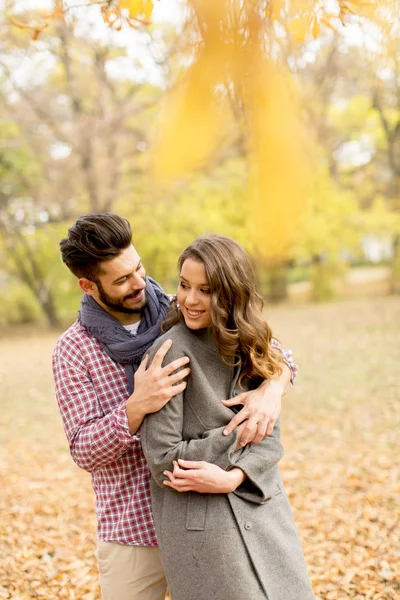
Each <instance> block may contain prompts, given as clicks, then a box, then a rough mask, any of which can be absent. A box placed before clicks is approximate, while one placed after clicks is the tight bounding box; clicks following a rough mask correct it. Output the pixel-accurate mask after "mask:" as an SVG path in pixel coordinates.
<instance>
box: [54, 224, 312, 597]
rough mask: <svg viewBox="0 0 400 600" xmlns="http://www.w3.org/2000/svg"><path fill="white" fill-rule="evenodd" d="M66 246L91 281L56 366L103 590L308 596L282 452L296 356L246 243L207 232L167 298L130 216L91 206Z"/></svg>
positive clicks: (67, 258) (74, 267)
mask: <svg viewBox="0 0 400 600" xmlns="http://www.w3.org/2000/svg"><path fill="white" fill-rule="evenodd" d="M60 247H61V253H62V258H63V261H64V262H65V263H66V265H67V266H68V267H69V269H70V270H71V271H72V273H73V274H74V275H76V277H78V280H79V285H80V287H81V289H82V291H83V292H84V296H83V299H82V304H81V309H80V312H79V317H78V320H77V321H76V323H74V324H73V325H72V326H71V327H70V328H69V329H68V330H67V331H66V332H65V333H64V334H63V336H61V338H60V339H59V340H58V342H57V345H56V348H55V351H54V355H53V373H54V380H55V387H56V394H57V400H58V403H59V407H60V411H61V415H62V419H63V423H64V428H65V431H66V434H67V437H68V441H69V445H70V449H71V454H72V456H73V459H74V460H75V462H76V463H77V464H78V465H79V466H80V467H82V468H83V469H85V470H87V471H89V472H90V473H91V477H92V484H93V487H94V490H95V493H96V513H97V518H98V550H97V557H98V565H99V572H100V585H101V590H102V597H103V599H104V600H163V598H164V596H165V591H166V585H167V583H166V581H167V582H168V586H169V589H170V593H171V596H172V599H173V600H209V599H210V598H214V599H217V600H239V599H240V600H243V599H249V600H261V599H266V598H267V599H268V600H312V599H313V598H314V595H313V592H312V589H311V586H310V583H309V580H308V576H307V571H306V566H305V563H304V558H303V553H302V550H301V546H300V543H299V540H298V536H297V532H296V528H295V525H294V522H293V517H292V514H291V510H290V506H289V502H288V499H287V496H286V493H285V490H284V487H283V485H282V480H281V478H280V475H279V471H278V467H277V465H278V461H279V460H280V458H281V457H282V455H283V449H282V446H281V443H280V440H279V419H278V418H277V417H278V415H279V409H280V400H281V397H282V395H283V394H284V392H285V390H286V387H287V386H288V385H289V381H290V380H292V381H293V377H294V375H295V371H296V367H295V365H294V364H293V363H292V362H291V360H290V355H289V353H285V352H284V351H283V350H282V349H281V347H280V345H279V344H278V342H276V340H274V339H273V338H272V334H271V330H270V328H269V326H268V324H267V323H266V321H265V319H264V317H263V315H262V301H261V299H260V296H259V295H258V293H257V290H256V283H255V277H254V274H253V271H252V267H251V264H250V261H249V258H248V256H247V254H246V252H245V251H244V250H243V248H242V247H241V246H240V245H239V244H237V243H236V242H234V241H233V240H231V239H229V238H226V237H223V236H218V235H210V236H204V237H201V238H198V239H197V240H195V241H194V242H193V243H192V244H191V245H190V246H189V247H188V248H186V250H185V251H184V252H183V253H182V255H181V257H180V258H179V261H178V270H179V286H178V291H177V297H176V298H174V299H172V301H171V298H169V297H168V296H167V295H166V294H165V293H164V292H163V290H162V289H161V287H160V286H159V285H158V284H157V283H156V282H155V281H154V280H152V279H151V278H149V277H146V275H145V270H144V266H143V265H142V263H141V260H140V256H139V254H138V253H137V251H136V249H135V248H134V247H133V245H132V232H131V228H130V225H129V223H128V222H127V221H126V219H123V218H121V217H119V216H117V215H114V214H110V213H104V214H89V215H85V216H83V217H81V218H80V219H78V220H77V221H76V223H75V224H74V225H73V226H72V227H71V228H70V229H69V230H68V236H67V238H65V239H63V240H62V241H61V244H60ZM161 332H164V333H163V335H161V337H160V334H161ZM150 490H151V494H150Z"/></svg>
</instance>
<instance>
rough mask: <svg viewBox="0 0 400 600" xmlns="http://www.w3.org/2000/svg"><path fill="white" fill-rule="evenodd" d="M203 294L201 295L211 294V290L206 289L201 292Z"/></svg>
mask: <svg viewBox="0 0 400 600" xmlns="http://www.w3.org/2000/svg"><path fill="white" fill-rule="evenodd" d="M201 291H202V292H203V294H211V290H209V289H207V290H201Z"/></svg>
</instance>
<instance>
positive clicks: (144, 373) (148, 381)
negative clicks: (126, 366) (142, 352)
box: [126, 340, 190, 435]
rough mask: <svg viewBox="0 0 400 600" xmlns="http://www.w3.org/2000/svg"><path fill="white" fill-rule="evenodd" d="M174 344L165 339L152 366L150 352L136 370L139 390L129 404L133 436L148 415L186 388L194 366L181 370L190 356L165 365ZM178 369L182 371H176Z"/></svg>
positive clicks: (136, 390)
mask: <svg viewBox="0 0 400 600" xmlns="http://www.w3.org/2000/svg"><path fill="white" fill-rule="evenodd" d="M171 346H172V341H171V340H167V341H165V342H164V343H163V345H162V346H161V347H160V348H159V349H158V350H157V352H156V354H155V355H154V358H153V361H152V363H151V365H150V366H149V367H147V363H148V360H149V356H148V354H146V356H145V357H144V359H143V360H142V362H141V363H140V365H139V368H138V370H137V371H136V373H135V391H134V392H133V394H132V395H131V396H130V397H129V398H128V400H127V403H126V414H127V416H128V422H129V431H130V433H131V435H133V434H134V433H136V431H137V430H138V429H139V427H140V424H141V422H142V421H143V419H144V417H145V416H146V415H147V414H149V413H153V412H157V411H158V410H160V409H161V408H162V407H163V406H165V404H167V402H169V400H171V398H172V397H173V396H176V394H179V393H180V392H183V390H184V389H185V388H186V381H182V379H184V378H185V377H187V376H188V375H189V373H190V369H189V368H188V367H186V368H185V369H181V367H183V366H185V365H187V363H188V362H189V358H188V357H187V356H184V357H183V358H178V359H177V360H174V361H173V362H172V363H170V364H169V365H166V366H165V367H162V366H161V365H162V362H163V360H164V358H165V355H166V354H167V352H168V350H169V349H170V348H171ZM177 369H181V370H180V371H178V372H177V373H176V372H175V371H176V370H177Z"/></svg>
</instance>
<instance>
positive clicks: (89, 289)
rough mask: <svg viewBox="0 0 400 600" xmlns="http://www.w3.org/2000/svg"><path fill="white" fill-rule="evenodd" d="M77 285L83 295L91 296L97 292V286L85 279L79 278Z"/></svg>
mask: <svg viewBox="0 0 400 600" xmlns="http://www.w3.org/2000/svg"><path fill="white" fill-rule="evenodd" d="M78 283H79V287H80V288H81V290H82V291H83V292H84V293H85V294H88V296H93V295H94V293H96V292H97V285H96V284H95V283H94V281H90V279H86V277H81V278H80V279H79V280H78Z"/></svg>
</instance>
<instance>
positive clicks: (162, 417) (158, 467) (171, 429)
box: [140, 343, 237, 488]
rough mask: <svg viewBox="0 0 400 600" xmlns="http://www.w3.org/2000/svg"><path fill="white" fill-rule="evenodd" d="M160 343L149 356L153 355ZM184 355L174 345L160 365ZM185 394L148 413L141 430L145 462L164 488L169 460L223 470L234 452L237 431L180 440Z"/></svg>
mask: <svg viewBox="0 0 400 600" xmlns="http://www.w3.org/2000/svg"><path fill="white" fill-rule="evenodd" d="M158 346H159V344H157V345H156V346H155V347H154V350H153V351H152V352H151V353H150V358H152V356H153V355H154V354H155V351H156V350H157V348H158ZM181 356H184V353H183V352H180V351H179V349H178V348H177V345H176V344H175V343H174V344H173V346H172V348H171V349H170V350H169V351H168V354H167V357H166V359H165V362H164V363H163V364H168V363H169V362H172V361H173V360H175V359H177V358H180V357H181ZM183 406H184V394H183V393H180V394H177V395H176V396H174V397H173V398H171V400H170V401H169V402H168V403H167V404H166V405H165V406H164V407H163V408H162V409H161V410H159V411H158V412H155V413H152V414H148V415H147V416H146V417H145V419H144V421H143V423H142V426H141V428H140V438H141V443H142V448H143V452H144V455H145V457H146V460H147V462H148V465H149V468H150V471H151V474H152V476H153V478H154V479H155V481H156V483H157V484H158V485H159V486H160V487H162V488H164V485H163V483H162V482H163V481H164V480H165V479H166V477H165V475H163V471H165V469H168V470H169V471H171V470H172V468H173V465H172V461H174V460H178V458H181V459H183V460H196V461H198V460H203V461H206V462H209V463H213V464H216V465H218V466H219V467H221V468H222V469H224V470H226V469H227V468H228V467H229V465H230V464H231V463H232V460H233V455H234V454H235V451H236V444H237V432H236V431H235V432H233V433H232V434H231V435H229V436H224V435H223V434H222V432H223V430H224V427H218V428H215V429H209V430H206V431H205V432H204V433H203V435H202V437H200V438H196V439H189V440H184V439H183V435H182V432H183Z"/></svg>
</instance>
